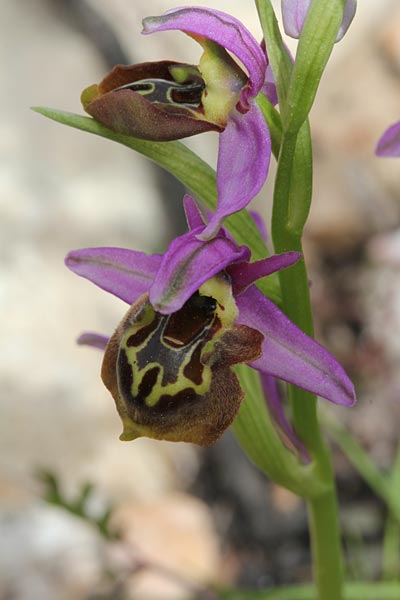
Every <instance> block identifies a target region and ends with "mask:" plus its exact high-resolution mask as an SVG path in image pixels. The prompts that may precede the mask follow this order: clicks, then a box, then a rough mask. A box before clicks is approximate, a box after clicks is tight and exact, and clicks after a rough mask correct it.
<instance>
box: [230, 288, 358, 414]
mask: <svg viewBox="0 0 400 600" xmlns="http://www.w3.org/2000/svg"><path fill="white" fill-rule="evenodd" d="M236 303H237V306H238V308H239V313H240V314H239V322H240V323H244V324H245V325H248V326H249V327H252V328H253V329H256V330H257V331H260V332H261V333H262V334H263V335H264V342H263V356H262V357H261V358H259V359H258V360H256V361H255V362H253V363H252V364H251V365H250V366H252V367H254V368H255V369H257V370H259V371H261V372H263V373H266V374H267V375H272V376H273V377H277V378H278V379H283V380H284V381H288V382H289V383H293V384H294V385H297V386H298V387H300V388H304V389H305V390H308V391H310V392H312V393H313V394H318V396H322V397H323V398H326V399H327V400H330V401H331V402H335V403H336V404H342V405H345V406H352V405H353V404H354V403H355V400H356V399H355V392H354V386H353V384H352V382H351V381H350V379H349V378H348V376H347V375H346V373H345V371H344V370H343V368H342V367H341V365H340V364H339V363H338V362H337V360H336V359H335V358H334V357H333V356H332V355H331V354H330V353H329V352H328V351H327V350H326V349H325V348H323V347H322V346H321V345H320V344H318V343H317V342H316V341H315V340H313V339H311V338H310V337H308V336H307V335H306V334H305V333H303V332H302V331H301V330H300V329H299V328H298V327H296V325H294V323H292V322H291V321H290V320H289V319H288V318H287V316H286V315H285V314H284V313H283V312H281V311H280V310H279V309H278V308H277V307H276V306H275V304H273V303H272V302H271V301H270V300H268V298H266V297H265V296H264V295H263V294H262V293H261V292H260V291H259V290H258V289H257V288H256V287H255V286H251V287H249V288H248V289H247V290H246V292H244V294H242V295H241V296H238V297H237V299H236Z"/></svg>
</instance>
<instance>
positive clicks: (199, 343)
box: [66, 196, 355, 445]
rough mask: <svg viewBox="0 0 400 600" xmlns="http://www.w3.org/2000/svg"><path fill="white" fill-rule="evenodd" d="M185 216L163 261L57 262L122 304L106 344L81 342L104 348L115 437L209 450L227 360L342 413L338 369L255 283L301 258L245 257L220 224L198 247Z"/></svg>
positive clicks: (230, 388) (71, 257) (84, 256)
mask: <svg viewBox="0 0 400 600" xmlns="http://www.w3.org/2000/svg"><path fill="white" fill-rule="evenodd" d="M185 210H186V215H187V220H188V223H189V228H190V230H189V232H188V233H186V234H184V235H182V236H180V237H178V238H176V239H175V240H173V241H172V242H171V244H170V245H169V247H168V249H167V250H166V252H165V254H164V255H160V254H152V255H146V254H144V253H142V252H137V251H134V250H127V249H121V248H87V249H82V250H75V251H72V252H70V253H69V254H68V256H67V258H66V265H67V266H68V267H69V268H70V269H71V270H72V271H74V272H75V273H76V274H78V275H80V276H82V277H85V278H86V279H89V280H90V281H92V282H93V283H95V284H96V285H98V286H99V287H101V288H102V289H104V290H106V291H108V292H110V293H112V294H114V295H115V296H117V297H119V298H120V299H121V300H123V301H124V302H127V303H128V304H129V305H130V308H129V309H128V312H127V313H126V315H125V316H124V318H123V319H122V321H121V323H120V325H119V326H118V327H117V329H116V331H115V333H114V334H113V335H112V337H111V338H110V339H107V338H105V337H104V336H99V335H97V334H91V333H86V334H83V336H81V338H80V343H84V344H89V345H91V346H95V347H97V348H102V349H104V350H105V353H104V359H103V366H102V378H103V381H104V383H105V385H106V387H107V388H108V389H109V391H110V392H111V394H112V396H113V397H114V400H115V402H116V405H117V409H118V412H119V414H120V416H121V419H122V422H123V433H122V435H121V439H123V440H131V439H135V438H137V437H140V436H147V437H152V438H156V439H166V440H170V441H189V442H194V443H197V444H200V445H209V444H211V443H213V442H215V441H216V440H217V439H218V437H219V436H220V435H221V434H222V433H223V432H224V431H225V429H226V428H227V427H229V425H230V424H231V423H232V421H233V419H234V418H235V416H236V414H237V412H238V409H239V406H240V403H241V400H242V397H243V392H242V390H241V388H240V385H239V382H238V379H237V378H236V375H235V374H234V373H233V372H232V370H231V366H232V365H234V364H237V363H248V364H250V366H251V367H253V368H254V369H257V370H258V371H260V372H261V373H263V374H265V375H268V376H272V377H275V378H278V379H283V380H284V381H287V382H290V383H293V384H294V385H297V386H300V387H302V388H305V389H307V390H309V391H311V392H313V393H315V394H318V395H320V396H323V397H324V398H327V399H328V400H331V401H332V402H335V403H337V404H342V405H347V406H351V405H352V404H353V403H354V401H355V397H354V388H353V385H352V383H351V382H350V380H349V378H348V377H347V375H346V374H345V372H344V370H343V369H342V367H341V366H340V365H339V364H338V363H337V361H336V360H335V359H334V358H333V356H331V355H330V354H329V352H327V350H325V349H324V348H323V347H322V346H321V345H319V344H318V343H317V342H315V341H314V340H312V339H311V338H309V337H308V336H307V335H306V334H304V333H303V332H302V331H301V330H300V329H298V328H297V327H296V326H295V325H294V324H293V323H292V322H291V321H290V320H289V319H288V318H287V317H286V316H285V315H284V313H282V312H281V311H280V310H279V309H278V308H277V307H276V306H275V305H274V304H273V303H272V302H271V301H270V300H269V299H268V298H266V297H265V296H264V295H263V294H262V293H261V292H260V290H258V289H257V287H256V286H255V285H254V282H255V281H257V280H258V279H260V278H262V277H265V276H267V275H269V274H271V273H274V272H275V271H278V270H280V269H284V268H287V267H289V266H291V265H293V264H294V263H295V262H296V261H298V260H299V259H300V258H301V255H300V254H299V253H297V252H287V253H285V254H281V255H276V256H272V257H270V258H265V259H262V260H259V261H256V262H250V250H249V249H248V248H247V247H246V246H238V245H237V244H236V242H235V241H234V240H233V239H232V237H231V236H230V235H229V233H228V232H227V231H226V230H224V229H223V228H221V229H220V230H219V231H218V232H217V235H216V236H214V238H212V239H210V240H206V241H203V240H202V239H199V234H201V233H202V232H203V231H204V229H205V228H206V227H207V224H206V223H205V221H204V219H203V216H202V213H201V212H200V210H199V208H198V207H197V205H196V204H195V202H194V200H193V199H192V198H191V197H190V196H187V197H186V198H185Z"/></svg>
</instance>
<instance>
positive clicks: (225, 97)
mask: <svg viewBox="0 0 400 600" xmlns="http://www.w3.org/2000/svg"><path fill="white" fill-rule="evenodd" d="M190 37H192V38H193V39H195V40H196V42H198V43H199V44H200V45H201V46H202V48H203V54H202V56H201V58H200V62H199V71H200V72H201V75H202V77H203V79H204V82H205V86H206V87H205V91H204V94H203V98H202V107H203V110H204V115H205V117H206V119H207V120H208V121H211V122H213V123H217V124H219V125H220V126H221V127H225V126H226V123H227V121H228V117H229V113H230V112H231V111H232V110H233V109H234V108H235V106H236V105H237V103H238V102H239V98H240V92H241V90H242V89H243V88H244V87H245V85H246V83H247V80H248V78H247V77H246V75H245V74H244V72H243V71H242V70H241V69H240V68H239V66H238V65H237V63H236V62H235V61H234V60H233V59H232V58H231V57H230V55H229V54H228V52H227V51H226V50H225V48H223V47H222V46H220V45H219V44H216V43H215V42H213V41H212V40H208V39H207V38H205V37H202V36H199V35H194V34H191V35H190Z"/></svg>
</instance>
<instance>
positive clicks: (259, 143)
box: [200, 104, 271, 240]
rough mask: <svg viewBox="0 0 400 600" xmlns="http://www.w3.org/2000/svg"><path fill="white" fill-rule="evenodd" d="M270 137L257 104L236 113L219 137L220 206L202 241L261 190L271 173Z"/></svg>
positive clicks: (203, 234)
mask: <svg viewBox="0 0 400 600" xmlns="http://www.w3.org/2000/svg"><path fill="white" fill-rule="evenodd" d="M270 157H271V138H270V135H269V131H268V127H267V124H266V122H265V119H264V117H263V114H262V112H261V110H260V109H259V108H258V106H257V105H256V104H252V105H251V108H250V110H249V111H248V112H246V113H245V114H241V113H239V112H238V111H233V112H232V113H231V115H230V118H229V121H228V125H227V126H226V128H225V130H224V131H223V132H222V133H221V134H220V138H219V151H218V164H217V188H218V204H217V209H216V211H215V213H214V215H213V216H212V218H211V220H210V222H209V223H208V225H207V227H206V228H205V230H204V231H203V233H202V234H201V236H200V237H201V239H203V240H205V239H209V238H210V237H212V236H213V235H215V234H216V232H217V231H218V229H219V228H220V227H221V224H222V222H223V220H224V218H225V217H227V216H228V215H231V214H232V213H235V212H237V211H239V210H241V209H242V208H245V207H246V206H247V205H248V204H249V202H250V201H251V200H252V199H253V198H254V196H255V195H256V194H258V192H259V191H260V190H261V188H262V186H263V184H264V181H265V179H266V177H267V174H268V168H269V161H270Z"/></svg>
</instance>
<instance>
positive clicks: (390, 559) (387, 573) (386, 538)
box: [382, 512, 400, 581]
mask: <svg viewBox="0 0 400 600" xmlns="http://www.w3.org/2000/svg"><path fill="white" fill-rule="evenodd" d="M399 538H400V525H399V523H398V520H397V519H396V518H395V517H394V516H393V513H391V512H389V515H388V516H387V519H386V523H385V531H384V535H383V550H382V579H384V580H385V581H396V580H398V579H399V578H400V553H399Z"/></svg>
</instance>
